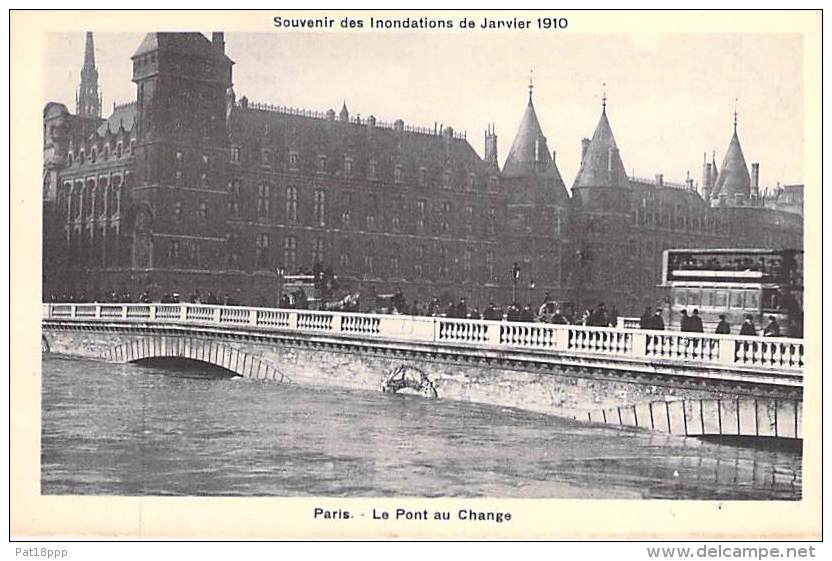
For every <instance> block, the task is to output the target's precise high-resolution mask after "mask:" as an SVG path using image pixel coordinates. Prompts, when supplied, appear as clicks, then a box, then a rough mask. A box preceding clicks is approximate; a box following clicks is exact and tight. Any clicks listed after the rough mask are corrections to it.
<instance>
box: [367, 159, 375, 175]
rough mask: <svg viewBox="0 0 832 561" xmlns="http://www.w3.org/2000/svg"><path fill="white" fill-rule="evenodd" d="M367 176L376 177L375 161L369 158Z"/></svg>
mask: <svg viewBox="0 0 832 561" xmlns="http://www.w3.org/2000/svg"><path fill="white" fill-rule="evenodd" d="M367 178H368V179H376V161H375V160H370V161H369V163H368V164H367Z"/></svg>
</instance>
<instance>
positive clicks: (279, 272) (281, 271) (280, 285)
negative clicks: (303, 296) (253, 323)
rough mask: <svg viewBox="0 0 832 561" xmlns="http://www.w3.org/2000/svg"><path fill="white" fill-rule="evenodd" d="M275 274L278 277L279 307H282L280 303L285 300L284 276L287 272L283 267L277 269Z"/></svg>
mask: <svg viewBox="0 0 832 561" xmlns="http://www.w3.org/2000/svg"><path fill="white" fill-rule="evenodd" d="M274 274H275V276H277V307H278V308H279V307H280V302H281V300H283V275H284V274H285V270H284V269H283V267H275V268H274Z"/></svg>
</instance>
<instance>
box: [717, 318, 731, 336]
mask: <svg viewBox="0 0 832 561" xmlns="http://www.w3.org/2000/svg"><path fill="white" fill-rule="evenodd" d="M714 333H719V334H720V335H727V334H729V333H731V326H730V325H729V323H728V321H726V319H725V314H719V323H718V324H717V326H716V331H714Z"/></svg>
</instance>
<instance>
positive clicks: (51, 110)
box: [43, 101, 69, 119]
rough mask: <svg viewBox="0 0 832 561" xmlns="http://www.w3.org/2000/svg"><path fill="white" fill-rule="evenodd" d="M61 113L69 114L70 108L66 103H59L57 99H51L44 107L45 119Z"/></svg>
mask: <svg viewBox="0 0 832 561" xmlns="http://www.w3.org/2000/svg"><path fill="white" fill-rule="evenodd" d="M59 115H69V109H67V108H66V105H64V104H63V103H58V102H57V101H50V102H49V103H47V104H46V106H45V107H44V108H43V118H44V119H50V118H52V117H57V116H59Z"/></svg>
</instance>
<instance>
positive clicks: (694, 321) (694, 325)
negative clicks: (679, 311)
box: [689, 308, 705, 333]
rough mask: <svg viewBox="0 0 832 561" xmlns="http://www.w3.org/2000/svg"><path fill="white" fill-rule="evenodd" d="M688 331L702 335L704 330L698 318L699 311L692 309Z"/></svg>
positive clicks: (700, 319)
mask: <svg viewBox="0 0 832 561" xmlns="http://www.w3.org/2000/svg"><path fill="white" fill-rule="evenodd" d="M689 325H690V330H691V331H692V332H694V333H704V331H705V328H704V327H703V325H702V318H701V317H699V310H697V309H696V308H694V309H693V315H692V316H691V317H690V323H689Z"/></svg>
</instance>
